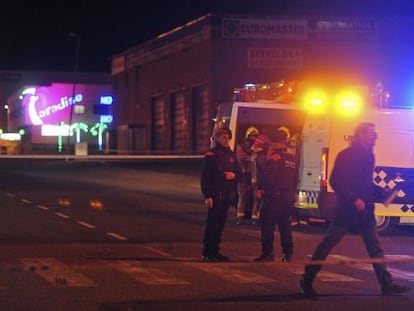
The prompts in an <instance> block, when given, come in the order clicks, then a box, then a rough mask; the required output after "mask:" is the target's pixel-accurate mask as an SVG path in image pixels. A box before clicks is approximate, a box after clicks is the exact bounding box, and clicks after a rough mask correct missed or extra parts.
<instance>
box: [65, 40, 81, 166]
mask: <svg viewBox="0 0 414 311" xmlns="http://www.w3.org/2000/svg"><path fill="white" fill-rule="evenodd" d="M68 36H69V37H72V38H75V39H76V52H75V65H74V69H73V81H72V102H71V105H70V107H69V126H68V140H67V147H66V148H67V149H66V154H67V155H68V154H69V147H70V129H71V126H72V117H73V101H74V99H75V92H76V80H77V75H78V67H79V54H80V45H81V36H80V35H79V34H77V33H74V32H70V33H68ZM66 161H68V158H66Z"/></svg>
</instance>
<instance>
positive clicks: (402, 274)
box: [330, 255, 414, 281]
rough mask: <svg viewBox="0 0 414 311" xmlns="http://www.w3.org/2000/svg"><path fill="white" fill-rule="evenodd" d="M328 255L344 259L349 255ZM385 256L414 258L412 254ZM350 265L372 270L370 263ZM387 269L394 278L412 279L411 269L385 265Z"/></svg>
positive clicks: (390, 258)
mask: <svg viewBox="0 0 414 311" xmlns="http://www.w3.org/2000/svg"><path fill="white" fill-rule="evenodd" d="M330 256H332V257H333V258H336V259H344V260H348V259H349V257H347V256H342V255H330ZM385 258H386V259H389V260H390V261H392V260H398V259H402V260H404V259H407V260H413V259H414V257H413V256H407V255H386V256H385ZM352 267H354V268H356V269H359V270H363V271H372V269H373V268H372V265H371V264H353V265H352ZM387 270H388V272H390V273H391V274H392V276H393V277H394V278H396V279H401V280H406V281H414V272H412V271H406V270H401V269H396V268H391V267H387Z"/></svg>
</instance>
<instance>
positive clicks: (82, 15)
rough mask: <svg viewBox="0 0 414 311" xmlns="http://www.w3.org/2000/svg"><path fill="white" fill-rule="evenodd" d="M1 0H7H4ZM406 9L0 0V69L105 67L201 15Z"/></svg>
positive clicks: (287, 1)
mask: <svg viewBox="0 0 414 311" xmlns="http://www.w3.org/2000/svg"><path fill="white" fill-rule="evenodd" d="M6 1H7V0H6ZM207 13H217V14H258V15H280V16H315V15H316V16H341V15H343V16H359V17H364V16H365V17H398V16H404V17H413V18H414V0H393V1H390V0H382V1H381V0H377V1H373V0H355V1H354V0H346V1H344V0H336V1H335V0H330V1H328V0H284V1H278V0H250V1H246V0H202V1H201V0H175V1H170V0H162V1H161V0H148V1H146V0H130V1H124V0H94V1H89V0H83V1H79V0H72V1H67V0H53V1H35V0H34V1H19V0H15V1H11V2H2V8H1V10H0V70H40V71H72V70H73V69H74V63H75V52H76V39H75V38H73V37H69V36H68V33H70V32H74V33H77V34H80V35H81V49H80V60H79V71H98V72H104V71H109V70H110V57H111V56H112V55H114V54H117V53H119V52H122V51H124V50H126V49H128V48H131V47H133V46H134V45H137V44H139V43H142V42H145V41H146V40H149V39H152V38H154V37H155V36H157V35H158V34H160V33H163V32H166V31H168V30H171V29H173V28H175V27H177V26H180V25H183V24H184V23H186V22H188V21H190V20H192V19H195V18H197V17H200V16H202V15H205V14H207Z"/></svg>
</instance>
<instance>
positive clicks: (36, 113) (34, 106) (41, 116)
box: [21, 85, 84, 125]
mask: <svg viewBox="0 0 414 311" xmlns="http://www.w3.org/2000/svg"><path fill="white" fill-rule="evenodd" d="M56 88H57V91H56V90H54V91H55V92H51V90H49V89H50V88H48V87H39V88H35V87H31V88H27V89H25V90H23V92H22V93H21V95H22V96H23V105H25V106H26V111H27V114H28V116H27V117H28V119H29V120H28V121H29V122H30V124H33V125H42V124H51V123H57V122H56V121H62V118H63V119H66V118H67V117H68V115H69V112H70V109H67V108H68V107H70V106H72V105H73V104H76V103H81V102H82V101H83V99H84V98H83V94H82V93H77V94H75V96H65V95H63V96H62V95H60V94H62V93H67V92H68V91H70V89H68V90H65V89H64V87H63V86H62V85H60V86H57V87H56V86H54V89H56ZM67 88H68V87H67V86H66V89H67ZM62 113H63V115H62ZM57 119H60V120H57Z"/></svg>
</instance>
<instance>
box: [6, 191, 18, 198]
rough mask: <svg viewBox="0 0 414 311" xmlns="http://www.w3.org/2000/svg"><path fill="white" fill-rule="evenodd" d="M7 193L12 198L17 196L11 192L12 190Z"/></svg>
mask: <svg viewBox="0 0 414 311" xmlns="http://www.w3.org/2000/svg"><path fill="white" fill-rule="evenodd" d="M6 195H7V196H8V197H10V198H16V197H17V196H16V195H14V194H13V193H10V192H6Z"/></svg>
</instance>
